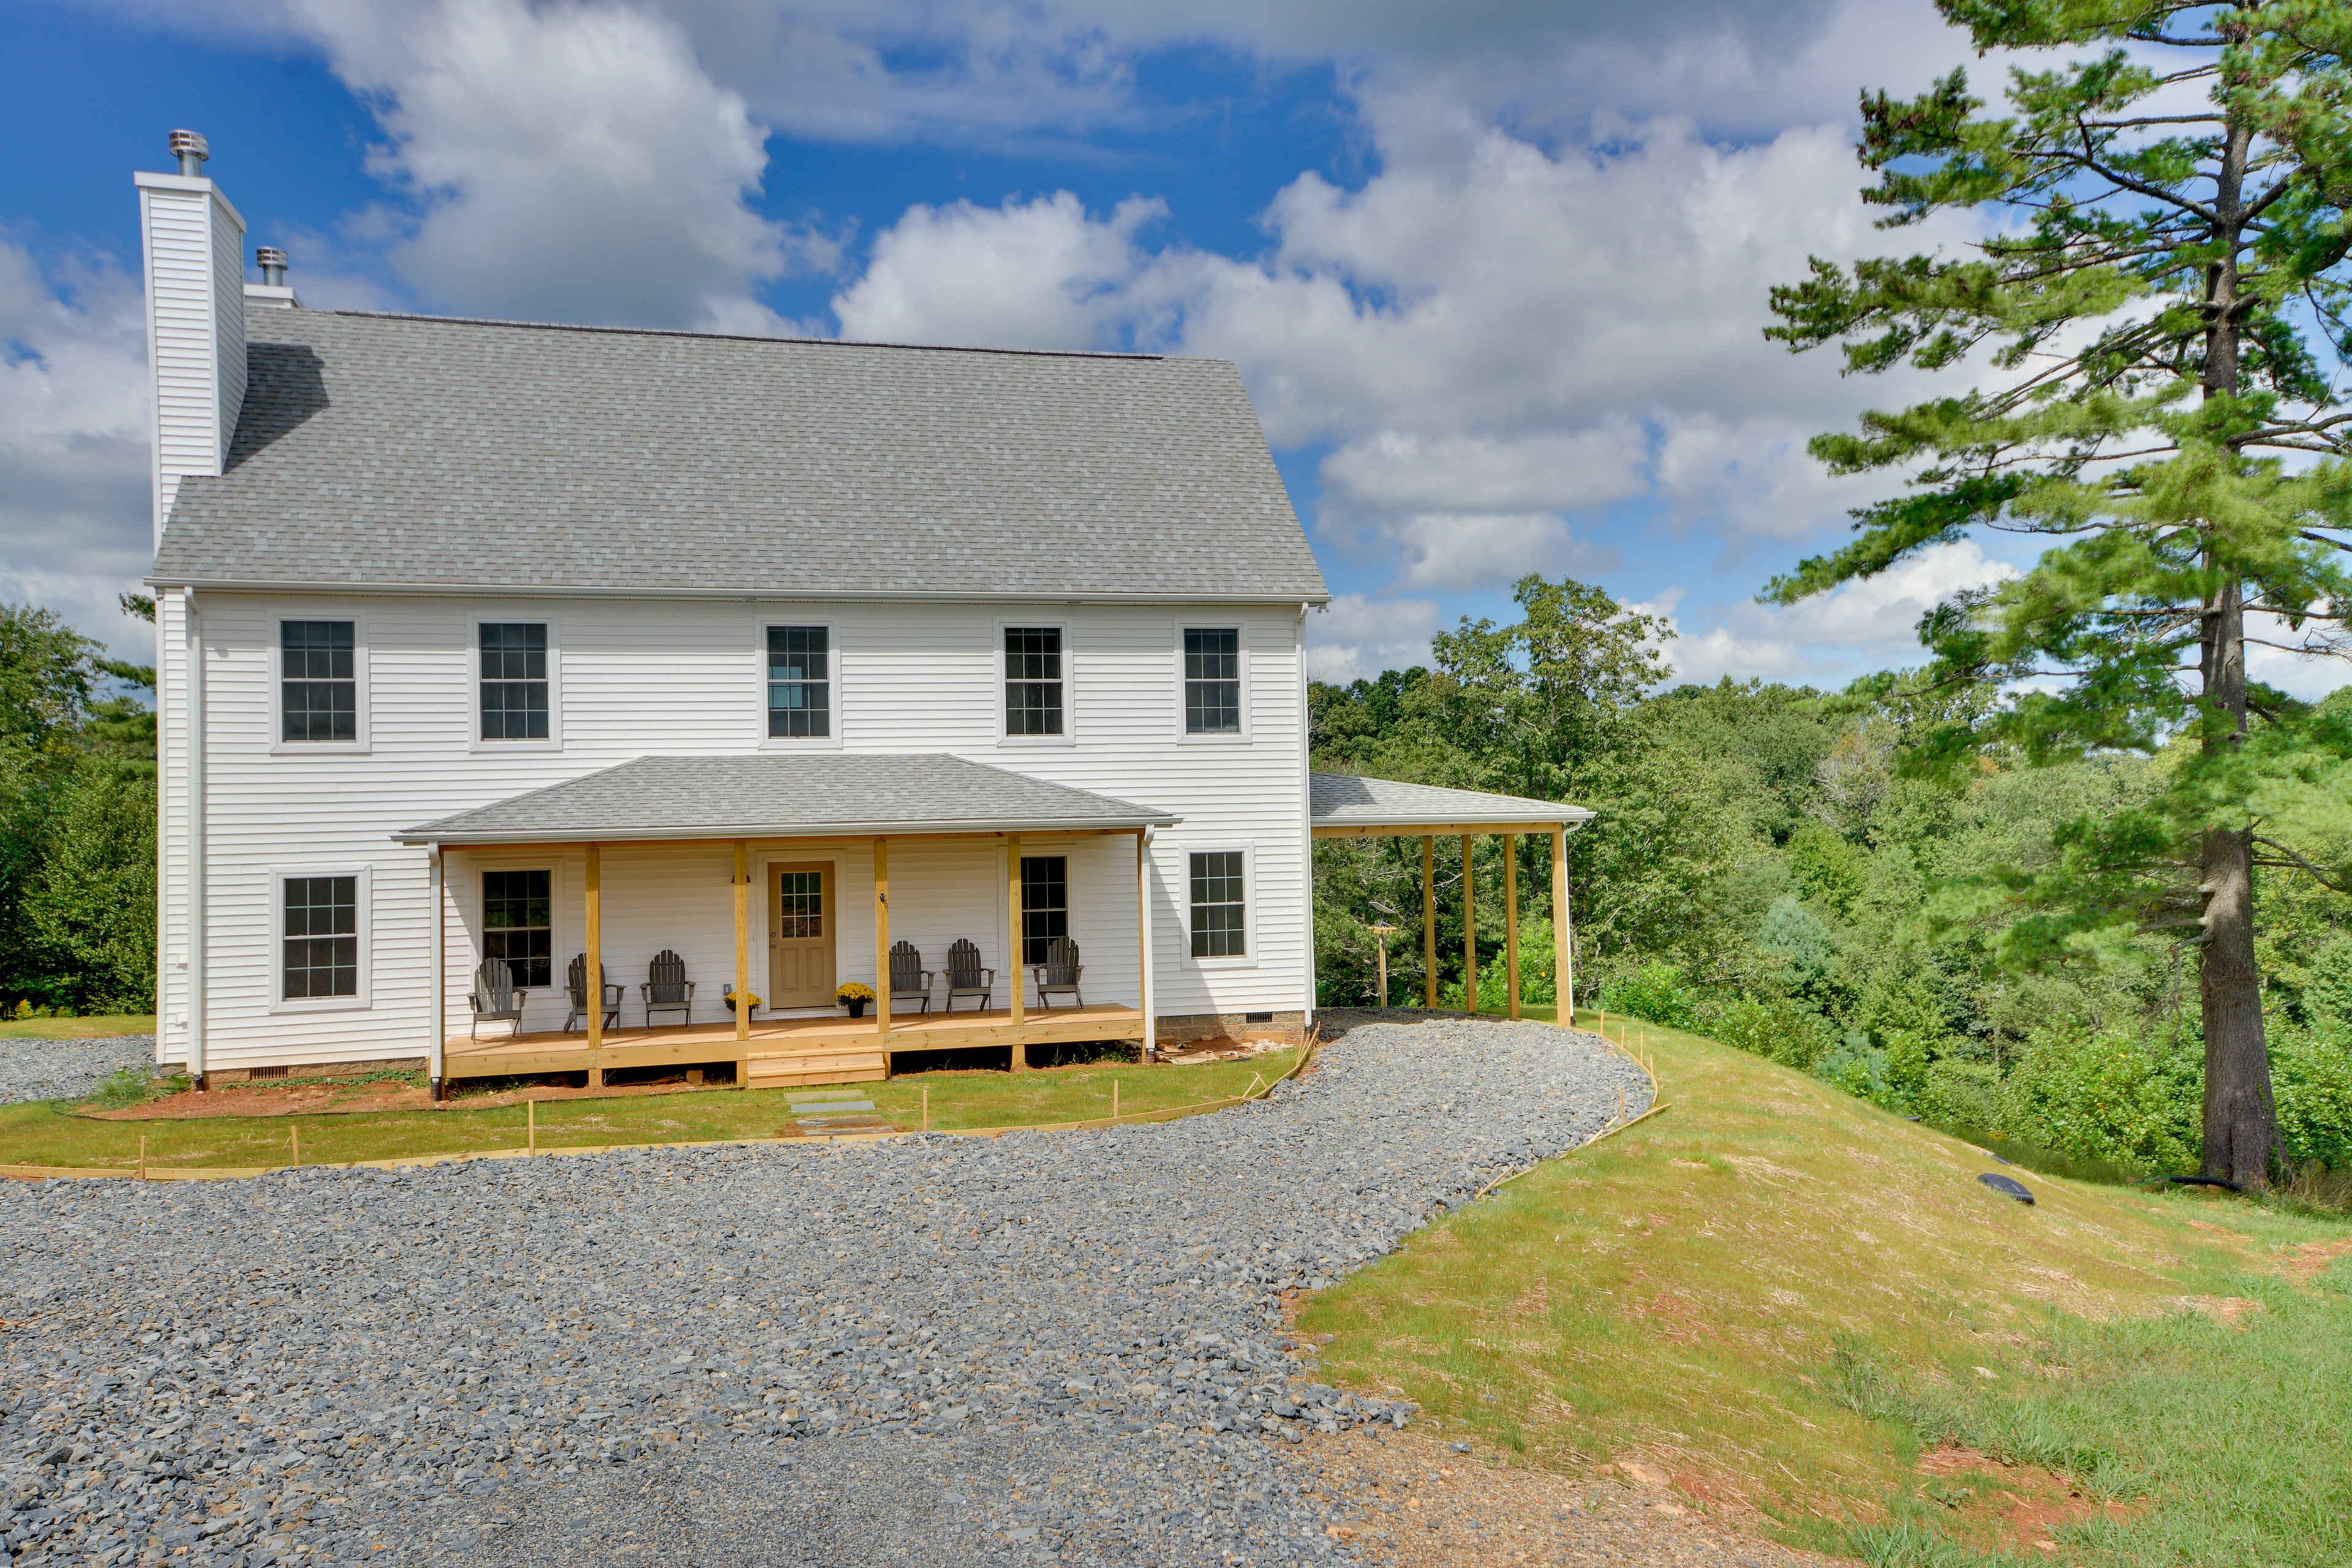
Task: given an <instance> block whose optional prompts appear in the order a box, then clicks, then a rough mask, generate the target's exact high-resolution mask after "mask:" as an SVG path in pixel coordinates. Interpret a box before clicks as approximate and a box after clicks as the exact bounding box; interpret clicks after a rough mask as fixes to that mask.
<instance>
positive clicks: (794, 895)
mask: <svg viewBox="0 0 2352 1568" xmlns="http://www.w3.org/2000/svg"><path fill="white" fill-rule="evenodd" d="M776 882H777V885H778V888H779V889H780V891H781V893H782V898H781V900H780V901H781V907H780V908H779V909H778V910H776V935H777V936H778V937H779V938H792V937H821V936H823V935H824V872H822V871H779V872H777V873H776Z"/></svg>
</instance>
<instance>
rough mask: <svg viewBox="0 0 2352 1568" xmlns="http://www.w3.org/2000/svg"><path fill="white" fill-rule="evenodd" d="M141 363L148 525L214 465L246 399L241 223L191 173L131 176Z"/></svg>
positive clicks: (158, 526)
mask: <svg viewBox="0 0 2352 1568" xmlns="http://www.w3.org/2000/svg"><path fill="white" fill-rule="evenodd" d="M139 197H140V202H139V205H140V214H141V218H142V227H143V230H144V235H145V250H146V271H147V292H148V298H149V299H150V300H152V309H151V310H150V313H149V315H150V319H149V326H148V342H147V349H148V363H149V365H150V367H151V373H150V374H151V375H152V382H153V387H154V410H153V417H154V421H155V424H154V433H155V440H154V465H155V467H154V479H155V482H154V497H155V520H154V521H155V535H156V538H157V539H158V540H160V539H161V538H162V537H163V520H164V518H165V517H166V516H168V515H169V513H170V510H171V505H172V500H173V496H174V495H175V494H176V493H177V492H178V489H179V484H180V480H181V479H182V478H184V476H186V475H189V474H217V473H219V472H220V471H221V465H222V462H223V461H224V459H225V458H226V457H227V455H228V447H229V440H230V438H231V437H232V436H234V434H235V433H236V416H237V410H238V409H239V408H240V407H242V406H243V405H244V401H245V377H246V363H245V264H244V248H245V226H244V222H243V220H242V219H241V218H240V217H238V216H237V214H236V208H234V207H232V206H230V205H228V203H227V202H226V201H225V200H223V199H222V198H221V197H220V195H218V194H217V193H214V192H209V191H207V190H205V188H204V187H203V186H201V185H199V184H195V183H194V182H192V181H181V180H178V179H176V178H174V177H173V176H170V175H149V176H145V177H143V178H142V180H141V182H140V191H139Z"/></svg>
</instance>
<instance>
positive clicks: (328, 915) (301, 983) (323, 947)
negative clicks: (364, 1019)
mask: <svg viewBox="0 0 2352 1568" xmlns="http://www.w3.org/2000/svg"><path fill="white" fill-rule="evenodd" d="M359 880H360V879H358V878H357V877H289V878H287V879H285V882H284V894H285V899H286V925H285V996H286V1000H288V1001H289V1002H296V1001H302V1000H307V999H310V998H313V997H320V996H357V995H358V994H360V892H359Z"/></svg>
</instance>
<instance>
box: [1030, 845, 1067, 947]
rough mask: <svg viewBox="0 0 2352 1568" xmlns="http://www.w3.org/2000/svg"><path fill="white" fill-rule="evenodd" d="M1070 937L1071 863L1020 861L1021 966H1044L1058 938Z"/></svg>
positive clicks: (1046, 858) (1041, 858) (1052, 858)
mask: <svg viewBox="0 0 2352 1568" xmlns="http://www.w3.org/2000/svg"><path fill="white" fill-rule="evenodd" d="M1069 934H1070V859H1069V857H1068V856H1066V855H1024V856H1023V857H1021V962H1022V963H1045V950H1046V949H1047V948H1048V947H1051V946H1052V945H1053V943H1054V939H1055V937H1057V936H1067V935H1069Z"/></svg>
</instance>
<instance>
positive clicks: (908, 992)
mask: <svg viewBox="0 0 2352 1568" xmlns="http://www.w3.org/2000/svg"><path fill="white" fill-rule="evenodd" d="M901 1002H904V1003H908V1004H909V1005H908V1006H906V1007H901V1006H900V1005H898V1004H900V1003H901ZM930 1010H931V971H929V970H928V969H925V968H924V967H923V955H922V954H921V953H920V952H917V951H916V950H915V944H914V943H913V942H894V943H892V944H891V948H890V1011H892V1012H893V1013H905V1012H915V1013H928V1012H929V1011H930Z"/></svg>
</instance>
